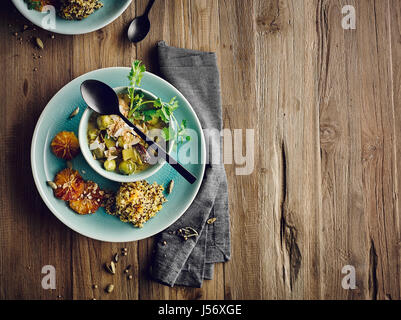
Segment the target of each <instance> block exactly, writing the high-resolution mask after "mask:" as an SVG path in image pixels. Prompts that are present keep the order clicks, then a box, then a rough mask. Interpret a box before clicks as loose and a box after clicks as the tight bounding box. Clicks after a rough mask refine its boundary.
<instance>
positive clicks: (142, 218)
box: [106, 181, 167, 228]
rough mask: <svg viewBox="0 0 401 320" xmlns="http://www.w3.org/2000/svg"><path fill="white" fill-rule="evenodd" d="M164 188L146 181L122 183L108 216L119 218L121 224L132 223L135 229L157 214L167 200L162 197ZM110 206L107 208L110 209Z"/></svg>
mask: <svg viewBox="0 0 401 320" xmlns="http://www.w3.org/2000/svg"><path fill="white" fill-rule="evenodd" d="M163 191H164V188H163V187H162V186H160V185H158V184H157V183H156V182H155V183H153V184H149V183H148V182H146V181H136V182H132V183H123V184H122V185H121V187H120V189H119V190H118V192H117V194H116V197H115V204H114V207H115V211H114V212H109V210H107V209H108V208H107V206H106V211H107V212H108V213H109V214H113V215H117V216H119V218H120V220H121V221H123V222H129V223H132V224H133V225H134V226H135V227H137V228H142V227H143V224H144V223H145V222H146V221H148V220H149V219H150V218H152V217H154V216H155V215H156V213H157V212H159V211H160V210H161V209H162V207H163V203H165V202H166V201H167V200H166V198H165V197H164V195H163ZM112 207H113V205H112V204H111V205H110V206H109V208H112Z"/></svg>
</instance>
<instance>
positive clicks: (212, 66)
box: [152, 41, 230, 288]
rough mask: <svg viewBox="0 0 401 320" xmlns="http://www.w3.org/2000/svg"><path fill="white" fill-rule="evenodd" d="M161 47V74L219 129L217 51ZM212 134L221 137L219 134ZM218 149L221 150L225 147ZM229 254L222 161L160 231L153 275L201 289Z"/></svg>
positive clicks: (168, 282) (162, 44)
mask: <svg viewBox="0 0 401 320" xmlns="http://www.w3.org/2000/svg"><path fill="white" fill-rule="evenodd" d="M157 50H158V55H159V65H160V73H161V75H162V77H164V78H165V79H166V80H167V81H168V82H170V83H171V84H172V85H174V86H175V87H176V88H177V89H178V90H179V91H181V93H182V94H183V95H184V96H185V97H186V98H187V99H188V101H189V102H190V103H191V105H192V107H193V108H194V109H195V112H196V114H197V115H198V117H199V120H200V122H201V124H202V128H203V129H206V128H207V129H212V128H213V129H217V130H219V131H220V130H221V129H222V110H221V94H220V75H219V71H218V68H217V60H216V55H215V54H214V53H208V52H201V51H195V50H188V49H180V48H174V47H170V46H167V45H166V43H165V42H164V41H161V42H159V43H158V45H157ZM212 139H220V141H221V137H220V135H219V136H217V137H212ZM207 140H208V139H207ZM220 145H221V144H220ZM209 149H211V148H208V149H207V150H209ZM217 152H220V154H221V152H222V148H221V147H220V150H217ZM210 157H211V155H210V154H209V155H208V158H210ZM221 158H222V156H221ZM214 162H215V161H213V163H214ZM211 218H216V221H215V222H214V223H212V224H208V223H207V221H208V220H209V219H211ZM186 227H192V228H194V229H195V230H196V231H197V232H198V234H199V236H197V237H191V238H188V240H186V241H185V240H183V239H182V237H180V236H177V234H176V232H177V230H179V229H182V228H186ZM164 241H165V242H164ZM229 259H230V220H229V210H228V190H227V177H226V172H225V170H224V165H223V164H222V161H220V163H218V164H209V165H207V167H206V172H205V177H204V179H203V182H202V186H201V188H200V190H199V193H198V195H197V196H196V198H195V200H194V202H193V203H192V205H191V206H190V207H189V209H188V210H187V211H186V212H185V213H184V215H183V216H182V217H181V218H180V219H179V220H178V221H177V222H175V223H174V224H173V225H172V226H171V227H169V228H168V229H166V230H165V231H163V232H162V233H160V234H159V235H158V239H157V241H156V245H155V254H154V257H153V264H152V276H153V278H154V279H155V280H157V281H159V282H161V283H163V284H165V285H168V286H171V287H173V286H175V285H181V286H190V287H199V288H200V287H201V286H202V282H203V280H204V279H209V280H210V279H212V277H213V267H214V263H218V262H225V261H228V260H229Z"/></svg>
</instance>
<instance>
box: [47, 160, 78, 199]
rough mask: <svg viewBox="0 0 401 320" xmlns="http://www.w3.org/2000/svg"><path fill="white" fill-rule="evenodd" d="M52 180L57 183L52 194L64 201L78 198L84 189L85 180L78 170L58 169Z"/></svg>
mask: <svg viewBox="0 0 401 320" xmlns="http://www.w3.org/2000/svg"><path fill="white" fill-rule="evenodd" d="M54 182H55V184H56V185H57V189H56V190H54V195H55V196H56V197H57V198H59V199H62V200H64V201H70V200H76V199H78V198H79V196H80V195H81V194H82V193H83V191H84V189H85V182H84V180H83V179H82V177H81V175H80V174H79V172H78V171H76V170H73V169H70V168H67V169H64V170H62V171H60V172H59V173H58V174H57V175H56V178H55V180H54Z"/></svg>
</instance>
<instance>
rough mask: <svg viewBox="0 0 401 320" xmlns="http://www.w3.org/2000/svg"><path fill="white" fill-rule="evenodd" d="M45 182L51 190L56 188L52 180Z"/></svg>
mask: <svg viewBox="0 0 401 320" xmlns="http://www.w3.org/2000/svg"><path fill="white" fill-rule="evenodd" d="M47 184H48V186H49V187H51V188H52V189H53V190H56V189H57V184H55V183H54V182H53V181H47Z"/></svg>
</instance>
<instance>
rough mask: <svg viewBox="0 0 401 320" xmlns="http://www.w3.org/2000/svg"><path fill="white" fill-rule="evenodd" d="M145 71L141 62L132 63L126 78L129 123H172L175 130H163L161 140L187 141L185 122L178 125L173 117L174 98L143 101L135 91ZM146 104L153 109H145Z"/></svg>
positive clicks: (140, 95) (175, 106) (175, 99)
mask: <svg viewBox="0 0 401 320" xmlns="http://www.w3.org/2000/svg"><path fill="white" fill-rule="evenodd" d="M145 71H146V67H145V66H144V65H143V64H142V62H141V61H139V60H135V61H134V62H133V63H132V67H131V71H130V74H129V76H128V79H129V80H130V87H129V88H128V96H129V98H130V101H131V103H130V109H129V112H128V119H129V120H130V121H133V120H143V121H145V122H147V121H151V120H153V119H154V118H159V119H160V120H161V121H162V122H164V123H166V124H170V122H171V121H173V122H174V124H175V126H176V127H177V130H173V129H172V128H171V126H169V127H166V128H163V129H162V136H163V139H164V140H165V141H170V140H173V139H176V140H177V142H178V143H181V142H184V141H189V140H190V139H191V137H190V136H187V135H186V128H187V123H186V120H183V121H182V122H181V124H179V123H178V121H177V119H176V117H175V116H174V111H175V110H177V109H178V107H179V104H178V101H177V98H176V97H174V98H172V99H171V100H170V101H169V102H164V101H162V99H160V98H158V99H156V100H144V98H145V96H144V94H143V93H142V92H137V91H136V90H135V88H138V87H140V84H141V81H142V78H143V74H144V72H145ZM147 104H153V108H150V109H149V108H146V107H145V106H146V105H147Z"/></svg>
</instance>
